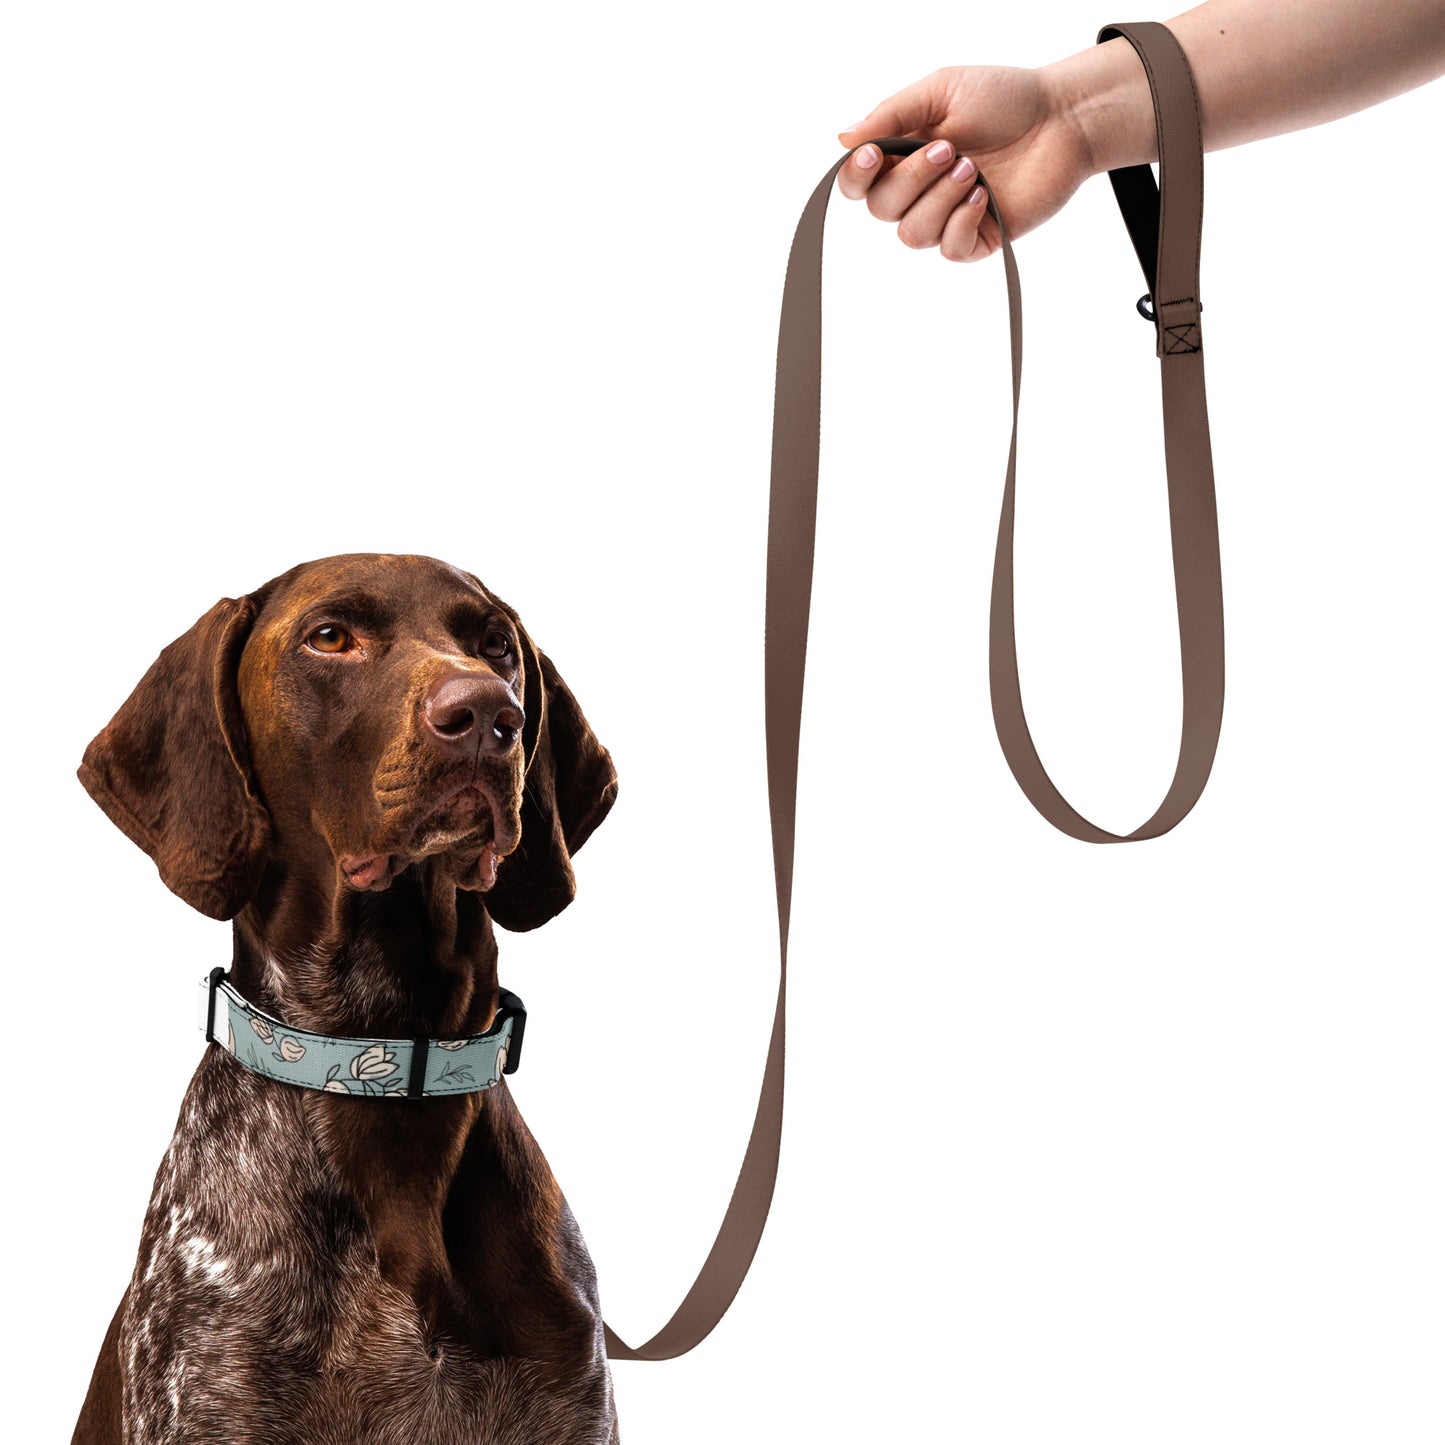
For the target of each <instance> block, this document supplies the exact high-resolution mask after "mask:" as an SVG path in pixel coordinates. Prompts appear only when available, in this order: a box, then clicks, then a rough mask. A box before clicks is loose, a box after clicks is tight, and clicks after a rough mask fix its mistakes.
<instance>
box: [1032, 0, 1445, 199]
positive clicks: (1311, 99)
mask: <svg viewBox="0 0 1445 1445" xmlns="http://www.w3.org/2000/svg"><path fill="white" fill-rule="evenodd" d="M1166 23H1167V24H1168V26H1169V28H1170V30H1172V31H1173V32H1174V35H1175V38H1176V39H1177V40H1178V41H1179V43H1180V45H1181V46H1182V47H1183V50H1184V53H1185V55H1186V56H1187V57H1188V58H1189V65H1190V69H1191V70H1192V71H1193V73H1194V78H1195V83H1196V85H1197V86H1198V90H1199V104H1200V112H1201V121H1202V125H1203V132H1204V148H1205V150H1222V149H1224V148H1225V147H1227V146H1234V145H1240V144H1242V143H1244V142H1245V141H1252V140H1260V139H1262V138H1264V137H1266V136H1272V135H1280V134H1283V133H1284V132H1286V131H1291V130H1301V129H1303V128H1305V127H1306V126H1312V125H1318V124H1320V123H1321V122H1323V121H1328V120H1335V119H1337V118H1338V117H1340V116H1343V115H1349V114H1351V113H1352V112H1354V111H1357V110H1362V109H1364V108H1365V107H1366V106H1368V105H1372V104H1374V103H1376V102H1378V101H1381V100H1385V99H1388V98H1389V97H1390V96H1393V95H1398V94H1400V93H1401V92H1402V91H1406V90H1411V89H1413V88H1414V87H1415V86H1417V85H1423V84H1424V83H1425V82H1426V81H1429V80H1433V79H1435V78H1436V77H1437V76H1440V75H1442V74H1445V0H1388V3H1383V4H1382V3H1381V0H1207V3H1206V4H1203V5H1200V6H1197V7H1196V8H1195V9H1193V10H1189V11H1187V12H1185V13H1184V14H1182V15H1180V16H1177V17H1176V18H1175V19H1173V20H1169V21H1167V22H1166ZM1042 76H1043V78H1044V79H1045V81H1046V82H1047V83H1048V84H1049V85H1050V86H1051V87H1053V88H1054V89H1055V90H1056V93H1057V95H1058V97H1059V100H1060V103H1061V105H1062V106H1063V107H1064V108H1065V110H1066V113H1067V114H1068V116H1069V119H1070V121H1071V122H1072V124H1073V125H1074V126H1075V127H1076V128H1077V129H1078V131H1079V133H1080V135H1081V136H1082V138H1083V141H1084V143H1085V146H1086V147H1087V150H1088V153H1089V156H1090V158H1091V162H1092V169H1093V171H1094V172H1095V173H1098V172H1100V171H1105V170H1113V169H1117V168H1118V167H1120V166H1126V165H1140V164H1143V163H1145V162H1147V161H1154V160H1157V159H1158V148H1157V140H1156V136H1155V131H1154V112H1153V106H1152V103H1151V101H1150V95H1149V87H1148V85H1147V83H1146V82H1145V79H1144V72H1143V69H1142V67H1141V66H1140V64H1139V59H1138V57H1137V55H1136V54H1135V53H1134V50H1133V47H1132V46H1131V45H1130V44H1129V42H1128V41H1127V40H1123V39H1117V40H1111V41H1108V42H1107V43H1105V44H1103V45H1094V46H1090V47H1089V48H1088V49H1087V50H1083V51H1080V52H1079V53H1078V54H1077V55H1071V56H1069V57H1068V58H1067V59H1064V60H1060V61H1057V62H1055V63H1054V64H1053V65H1050V66H1046V67H1044V70H1043V72H1042Z"/></svg>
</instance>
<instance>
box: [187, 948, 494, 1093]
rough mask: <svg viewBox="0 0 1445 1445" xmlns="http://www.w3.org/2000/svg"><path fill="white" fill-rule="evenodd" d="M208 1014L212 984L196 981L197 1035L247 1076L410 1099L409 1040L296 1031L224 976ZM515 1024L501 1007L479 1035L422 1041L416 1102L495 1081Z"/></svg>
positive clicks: (411, 1045)
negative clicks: (207, 1038)
mask: <svg viewBox="0 0 1445 1445" xmlns="http://www.w3.org/2000/svg"><path fill="white" fill-rule="evenodd" d="M514 1001H515V1000H514ZM211 1008H212V1004H211V980H210V978H209V977H207V978H203V979H202V980H201V995H200V1009H199V1014H198V1018H197V1022H198V1023H199V1025H200V1027H201V1030H202V1031H203V1032H206V1031H207V1025H208V1024H210V1025H211V1027H210V1029H209V1033H210V1035H211V1036H212V1037H213V1038H214V1040H215V1042H216V1044H217V1045H218V1046H219V1047H220V1048H222V1049H224V1050H225V1051H226V1052H227V1053H228V1054H230V1055H231V1057H232V1058H234V1059H235V1060H236V1061H237V1062H238V1063H240V1064H242V1065H244V1066H245V1067H246V1068H248V1069H250V1070H251V1071H252V1072H253V1073H256V1074H261V1075H263V1076H264V1077H265V1078H268V1079H276V1080H278V1081H279V1082H281V1083H283V1084H297V1085H299V1086H300V1087H301V1088H303V1089H320V1090H321V1091H323V1092H324V1093H328V1094H355V1095H358V1096H360V1097H367V1098H379V1099H406V1098H410V1097H412V1096H411V1094H410V1092H409V1087H408V1086H409V1083H410V1079H411V1072H412V1058H413V1054H414V1052H415V1049H416V1047H417V1043H416V1041H415V1040H412V1039H352V1038H339V1037H336V1036H334V1035H331V1034H317V1033H312V1032H310V1031H309V1030H307V1029H294V1028H291V1027H290V1026H289V1025H288V1024H284V1023H282V1022H281V1020H280V1019H277V1018H274V1017H273V1016H272V1015H270V1014H268V1013H266V1012H264V1011H263V1010H261V1009H259V1008H257V1007H256V1006H255V1005H254V1004H252V1003H249V1002H247V1000H246V999H244V998H242V997H241V995H240V994H239V993H237V992H236V990H235V989H234V988H233V987H232V986H231V985H230V983H228V982H227V981H226V980H225V979H224V978H220V979H218V980H217V981H216V986H215V1004H214V1008H215V1016H214V1019H212V1018H211V1017H210V1013H211ZM516 1022H517V1020H516V1016H515V1014H514V1013H513V1012H512V1011H510V1010H508V1009H506V1008H502V1009H499V1010H498V1011H497V1019H496V1021H495V1022H494V1023H493V1024H492V1027H491V1028H490V1029H488V1030H487V1032H486V1033H484V1034H478V1035H475V1036H474V1037H472V1038H465V1039H428V1040H425V1041H424V1043H425V1047H426V1059H425V1073H424V1082H423V1084H422V1091H421V1097H422V1098H430V1097H432V1096H434V1095H439V1094H475V1093H479V1092H480V1091H481V1090H483V1089H490V1088H492V1087H493V1085H495V1084H497V1083H499V1082H500V1080H501V1077H502V1074H503V1072H504V1071H505V1070H506V1067H507V1059H508V1055H509V1054H510V1053H512V1052H513V1050H512V1038H513V1032H514V1027H515V1025H516ZM516 1031H517V1032H518V1033H519V1034H520V1030H519V1029H518V1030H516Z"/></svg>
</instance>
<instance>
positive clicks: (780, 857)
mask: <svg viewBox="0 0 1445 1445" xmlns="http://www.w3.org/2000/svg"><path fill="white" fill-rule="evenodd" d="M1116 36H1122V37H1123V38H1124V39H1125V40H1127V41H1128V42H1129V43H1130V44H1131V45H1132V46H1133V47H1134V49H1135V50H1136V51H1137V52H1138V54H1139V58H1140V59H1141V60H1142V61H1143V63H1144V70H1145V73H1146V74H1147V76H1148V79H1149V89H1150V91H1151V92H1152V94H1153V97H1154V118H1155V125H1156V128H1157V131H1158V136H1159V184H1158V185H1157V186H1156V184H1155V182H1154V176H1153V173H1152V171H1151V170H1150V168H1149V167H1148V166H1147V165H1140V166H1130V167H1128V168H1126V169H1124V170H1118V171H1110V172H1109V180H1110V181H1111V182H1112V183H1113V187H1114V195H1115V197H1116V199H1117V200H1118V202H1119V209H1120V211H1121V212H1122V213H1123V216H1124V224H1125V226H1126V227H1127V228H1128V231H1129V237H1130V239H1131V240H1132V242H1133V244H1134V250H1135V252H1136V254H1137V255H1138V257H1139V264H1140V266H1141V267H1142V268H1143V271H1144V279H1145V283H1146V285H1147V286H1148V287H1149V293H1148V296H1147V297H1146V298H1141V300H1140V303H1139V307H1140V310H1141V312H1143V313H1144V314H1145V315H1146V316H1149V317H1150V318H1151V319H1152V320H1153V321H1154V327H1155V336H1156V346H1155V352H1156V354H1157V356H1158V357H1159V364H1160V382H1161V386H1162V391H1163V409H1164V455H1165V467H1166V471H1167V473H1168V487H1169V526H1170V536H1171V541H1172V547H1173V553H1174V591H1175V599H1176V603H1177V606H1178V613H1179V648H1180V667H1181V672H1182V675H1183V683H1184V717H1183V727H1182V730H1181V737H1180V743H1179V761H1178V764H1177V767H1176V769H1175V773H1174V779H1173V782H1172V783H1171V784H1170V787H1169V791H1168V793H1167V794H1166V795H1165V797H1164V801H1163V802H1162V803H1160V805H1159V807H1158V809H1157V810H1156V811H1155V813H1154V815H1153V816H1152V817H1151V818H1150V819H1149V820H1148V821H1147V822H1145V823H1142V824H1141V825H1140V826H1139V827H1138V828H1136V829H1135V830H1134V831H1133V832H1132V833H1127V834H1118V833H1110V832H1107V831H1105V830H1104V829H1103V828H1100V827H1097V826H1096V825H1095V824H1093V823H1091V822H1089V821H1088V819H1086V818H1084V817H1083V816H1082V815H1080V814H1079V813H1078V812H1076V811H1075V810H1074V808H1073V807H1071V806H1070V804H1069V803H1068V802H1067V801H1066V800H1065V798H1064V797H1063V795H1062V794H1061V793H1060V792H1059V790H1058V789H1057V788H1056V787H1055V786H1054V784H1053V781H1052V780H1051V779H1050V777H1049V775H1048V774H1047V773H1046V772H1045V771H1044V766H1043V763H1042V762H1040V761H1039V755H1038V752H1037V751H1036V749H1035V748H1034V743H1033V739H1032V737H1031V736H1030V734H1029V729H1028V723H1027V721H1026V720H1025V717H1024V706H1023V698H1022V697H1021V695H1020V692H1019V676H1018V658H1017V652H1016V648H1015V641H1014V578H1013V547H1014V468H1015V461H1016V459H1017V455H1018V416H1019V385H1020V381H1021V379H1022V375H1023V302H1022V298H1021V295H1020V292H1019V277H1018V267H1017V265H1016V264H1015V262H1014V254H1013V248H1012V247H1011V246H1010V244H1009V239H1008V232H1007V231H1006V230H1005V229H1004V225H1003V220H1002V217H1001V216H1000V215H999V210H998V202H997V199H996V198H995V196H994V194H993V191H992V189H991V188H989V187H988V183H987V182H986V181H985V180H984V177H983V176H982V175H979V177H978V183H979V184H980V185H983V186H984V187H985V189H986V190H987V192H988V212H989V214H990V215H991V216H992V217H993V218H994V221H995V223H996V224H997V225H998V229H999V235H1000V237H1001V238H1002V241H1003V261H1004V274H1005V276H1006V278H1007V282H1008V301H1009V331H1010V335H1011V346H1012V354H1013V437H1012V439H1011V441H1010V443H1009V457H1008V473H1007V476H1006V478H1005V481H1004V494H1003V510H1002V514H1001V516H1000V518H999V529H998V549H997V552H996V554H995V557H994V576H993V596H992V603H991V607H990V618H989V681H990V686H991V689H992V693H993V714H994V725H995V727H996V728H997V731H998V737H999V742H1000V743H1001V744H1002V745H1003V751H1004V756H1005V757H1006V758H1007V759H1008V763H1009V767H1010V768H1012V770H1013V774H1014V777H1015V778H1016V779H1017V780H1018V783H1019V786H1020V787H1021V788H1022V789H1023V790H1024V793H1025V794H1026V795H1027V797H1028V798H1029V801H1030V802H1032V803H1033V805H1034V807H1035V808H1037V809H1038V810H1039V812H1040V813H1042V814H1043V816H1044V817H1045V818H1047V819H1048V820H1049V822H1050V823H1052V824H1053V825H1054V826H1055V827H1056V828H1059V829H1061V830H1062V831H1063V832H1065V833H1067V834H1069V835H1070V836H1071V837H1074V838H1079V839H1082V840H1083V841H1085V842H1089V843H1130V842H1137V841H1139V840H1141V839H1144V838H1157V837H1158V836H1159V835H1160V834H1161V833H1167V832H1168V831H1169V829H1171V828H1172V827H1174V825H1175V824H1176V823H1178V822H1179V821H1180V819H1181V818H1183V817H1184V816H1185V814H1187V813H1188V812H1189V810H1190V809H1191V808H1192V807H1193V806H1194V804H1195V803H1196V802H1197V801H1198V798H1199V795H1200V793H1202V792H1203V790H1204V785H1205V783H1206V782H1207V781H1208V778H1209V770H1210V767H1211V766H1212V764H1213V761H1214V751H1215V746H1216V744H1217V742H1218V740H1219V726H1220V719H1221V717H1222V714H1223V709H1224V611H1223V596H1222V591H1221V586H1220V575H1219V528H1218V522H1217V519H1216V515H1215V505H1214V469H1213V463H1212V461H1211V456H1210V447H1209V416H1208V412H1207V411H1206V408H1205V396H1204V354H1203V350H1202V343H1201V339H1200V330H1199V312H1200V305H1199V239H1200V227H1201V223H1202V219H1203V214H1204V151H1203V144H1202V140H1201V132H1200V122H1199V101H1198V96H1197V93H1196V91H1195V88H1194V78H1193V76H1192V74H1191V73H1190V70H1189V64H1188V62H1187V60H1186V59H1185V57H1184V52H1183V51H1182V50H1181V49H1180V47H1179V43H1178V41H1176V40H1175V38H1174V36H1173V34H1172V32H1171V31H1170V30H1169V29H1168V28H1167V27H1166V26H1163V25H1160V24H1158V23H1156V22H1154V21H1142V22H1139V23H1136V24H1131V25H1106V26H1105V27H1104V28H1103V29H1102V30H1100V32H1099V35H1098V40H1099V42H1100V43H1102V42H1103V41H1106V40H1112V39H1113V38H1115V37H1116ZM869 143H870V142H863V141H860V142H859V145H864V144H869ZM924 143H925V142H923V141H918V140H899V139H883V140H875V141H872V142H871V144H873V145H877V146H879V147H880V148H881V149H882V150H883V151H884V152H885V153H886V154H889V155H906V154H908V153H910V152H911V151H914V150H916V149H917V148H918V147H919V146H921V145H923V144H924ZM857 149H858V146H854V147H853V148H852V150H849V151H848V152H847V153H846V154H845V155H843V156H842V157H841V158H840V159H839V160H838V161H837V162H836V163H835V164H834V165H833V166H832V168H831V169H830V170H829V171H828V173H827V175H825V176H824V177H823V179H822V180H821V181H820V182H819V184H818V187H817V189H816V190H815V191H814V192H813V194H812V196H811V197H810V198H809V200H808V204H807V206H806V207H805V208H804V210H803V215H802V219H801V220H800V221H799V222H798V229H797V232H796V234H795V235H794V237H793V247H792V252H791V254H790V255H789V258H788V273H787V280H786V281H785V283H784V287H783V309H782V320H781V324H780V328H779V333H778V369H777V379H776V383H775V392H774V402H773V469H772V491H771V499H770V503H769V512H768V563H767V605H766V613H765V655H764V692H765V705H766V714H767V756H768V802H769V809H770V811H771V815H772V831H773V867H774V870H775V872H776V875H777V892H778V941H779V953H780V969H779V977H778V1003H777V1010H776V1012H775V1014H774V1016H773V1033H772V1038H771V1041H770V1042H769V1045H768V1057H767V1064H766V1066H765V1068H764V1071H763V1084H762V1091H761V1093H760V1095H759V1098H758V1110H757V1115H756V1117H755V1118H754V1120H753V1132H752V1137H751V1138H750V1139H749V1141H748V1147H747V1152H746V1154H745V1155H744V1158H743V1164H742V1169H741V1171H740V1173H739V1175H738V1181H737V1184H736V1186H735V1187H734V1189H733V1195H732V1199H731V1201H730V1202H729V1204H728V1208H727V1213H726V1214H725V1215H724V1216H723V1222H722V1226H721V1228H720V1229H719V1230H718V1234H717V1238H716V1240H715V1241H714V1242H713V1246H712V1249H711V1251H710V1252H709V1253H708V1256H707V1259H706V1261H705V1262H704V1264H703V1267H702V1271H701V1273H700V1274H699V1275H698V1277H697V1279H696V1280H695V1281H694V1283H693V1286H692V1288H691V1289H690V1290H689V1291H688V1293H687V1297H686V1298H685V1299H684V1300H683V1302H682V1304H681V1305H679V1306H678V1308H677V1310H676V1312H675V1313H674V1314H673V1316H672V1318H671V1319H670V1320H669V1321H668V1322H667V1323H666V1324H665V1325H664V1326H663V1327H662V1329H660V1330H659V1331H658V1332H657V1334H655V1335H654V1336H653V1337H652V1338H651V1339H650V1340H648V1341H647V1343H646V1344H644V1345H638V1346H635V1347H634V1346H631V1345H627V1344H624V1343H623V1342H622V1340H620V1339H619V1338H618V1337H617V1335H616V1334H615V1333H613V1331H612V1329H611V1328H610V1327H608V1329H607V1350H608V1354H609V1355H610V1356H611V1357H612V1358H613V1359H616V1360H665V1359H671V1358H673V1357H675V1356H677V1355H681V1354H685V1353H686V1352H687V1351H688V1350H690V1349H692V1348H693V1346H695V1345H697V1344H698V1343H700V1342H701V1341H702V1340H703V1339H705V1338H706V1337H707V1335H708V1334H709V1333H711V1331H712V1329H713V1326H714V1325H716V1324H717V1322H718V1321H719V1320H720V1319H721V1318H722V1317H723V1315H724V1314H725V1313H726V1312H727V1308H728V1306H729V1305H730V1304H731V1303H732V1301H733V1298H734V1296H735V1295H736V1294H737V1292H738V1289H739V1287H740V1286H741V1285H742V1282H743V1278H744V1276H745V1275H746V1274H747V1272H748V1267H749V1266H750V1265H751V1264H752V1261H753V1256H754V1254H755V1253H756V1252H757V1247H758V1242H759V1240H760V1239H761V1238H762V1233H763V1225H764V1223H765V1222H766V1220H767V1216H768V1207H769V1205H770V1204H771V1203H772V1198H773V1186H774V1184H775V1182H776V1179H777V1172H778V1148H779V1143H780V1140H781V1136H782V1125H783V1038H784V1024H785V1012H786V1010H785V1000H786V990H787V982H788V921H789V915H790V911H791V905H792V893H793V840H794V826H795V822H796V817H797V795H798V739H799V735H800V732H801V728H802V717H803V666H804V659H805V654H806V651H807V641H808V610H809V603H810V601H811V597H812V587H813V542H814V532H815V521H816V517H817V509H818V436H819V399H820V396H821V390H822V275H823V219H824V215H825V213H826V211H827V208H828V200H829V197H830V196H831V194H832V191H833V182H834V179H835V178H836V176H837V174H838V171H839V169H840V167H841V166H842V165H843V163H844V161H846V160H847V159H848V157H849V156H850V155H852V154H853V152H854V151H856V150H857ZM1145 300H1149V301H1150V302H1151V303H1152V309H1151V310H1150V311H1145V310H1144V302H1145Z"/></svg>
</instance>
